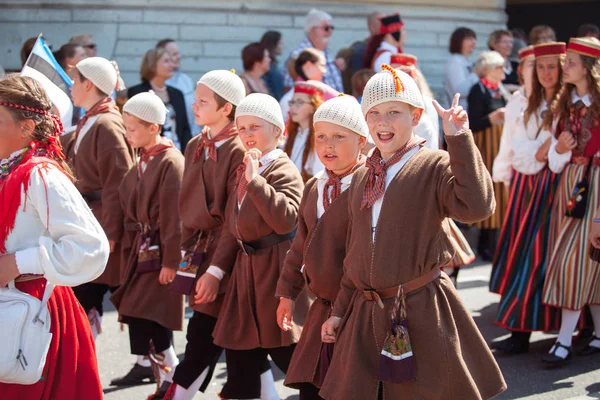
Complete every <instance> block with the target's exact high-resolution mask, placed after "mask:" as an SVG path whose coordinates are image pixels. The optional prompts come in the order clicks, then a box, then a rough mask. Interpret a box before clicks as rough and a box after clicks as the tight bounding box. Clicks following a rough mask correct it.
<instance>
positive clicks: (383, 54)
mask: <svg viewBox="0 0 600 400" xmlns="http://www.w3.org/2000/svg"><path fill="white" fill-rule="evenodd" d="M379 20H380V21H381V25H380V31H379V34H378V35H374V36H372V37H371V39H369V42H368V43H367V50H366V51H365V55H364V56H363V68H369V69H372V70H374V71H375V72H380V71H381V66H382V65H383V64H386V65H389V64H390V62H391V58H392V55H393V54H396V53H402V46H404V43H405V41H406V31H405V29H404V22H402V18H400V14H398V13H396V14H392V15H386V16H384V17H381V18H380V19H379Z"/></svg>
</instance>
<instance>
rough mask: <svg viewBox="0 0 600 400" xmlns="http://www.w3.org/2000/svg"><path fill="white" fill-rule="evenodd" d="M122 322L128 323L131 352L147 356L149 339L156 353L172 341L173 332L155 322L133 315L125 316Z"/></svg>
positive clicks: (166, 347) (168, 345)
mask: <svg viewBox="0 0 600 400" xmlns="http://www.w3.org/2000/svg"><path fill="white" fill-rule="evenodd" d="M124 322H126V323H127V324H128V325H129V346H130V347H131V354H135V355H136V356H147V355H148V354H149V353H150V341H152V345H153V346H154V351H156V352H157V353H162V352H163V351H165V350H167V349H168V348H169V347H170V346H171V344H172V343H173V332H171V331H170V330H169V329H167V328H165V327H164V326H162V325H161V324H159V323H157V322H154V321H150V320H148V319H142V318H133V317H127V318H126V319H125V321H124Z"/></svg>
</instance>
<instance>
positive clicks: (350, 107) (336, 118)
mask: <svg viewBox="0 0 600 400" xmlns="http://www.w3.org/2000/svg"><path fill="white" fill-rule="evenodd" d="M317 122H329V123H332V124H335V125H339V126H342V127H344V128H347V129H350V130H351V131H352V132H355V133H357V134H359V135H360V136H363V137H369V127H368V126H367V121H365V117H363V115H362V112H361V110H360V104H358V101H356V99H355V98H354V97H352V96H344V95H340V96H339V97H334V98H333V99H330V100H327V101H326V102H325V103H323V104H321V105H320V106H319V108H318V109H317V111H316V112H315V115H314V117H313V124H315V123H317Z"/></svg>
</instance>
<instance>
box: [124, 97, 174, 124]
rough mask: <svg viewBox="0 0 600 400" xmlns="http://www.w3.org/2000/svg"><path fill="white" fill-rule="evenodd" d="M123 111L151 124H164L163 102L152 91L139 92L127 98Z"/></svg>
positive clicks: (165, 108)
mask: <svg viewBox="0 0 600 400" xmlns="http://www.w3.org/2000/svg"><path fill="white" fill-rule="evenodd" d="M123 112H126V113H128V114H131V115H133V116H134V117H138V118H139V119H141V120H142V121H146V122H150V123H151V124H158V125H164V124H165V119H166V116H167V113H168V112H169V110H167V107H165V103H163V101H162V100H161V99H160V97H158V96H157V95H156V94H154V92H152V91H150V92H144V93H139V94H136V95H135V96H133V97H132V98H130V99H129V100H127V103H125V105H124V106H123Z"/></svg>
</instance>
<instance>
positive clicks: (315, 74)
mask: <svg viewBox="0 0 600 400" xmlns="http://www.w3.org/2000/svg"><path fill="white" fill-rule="evenodd" d="M290 60H291V59H290ZM325 65H326V61H325V55H324V54H323V52H322V51H320V50H317V49H313V48H308V49H304V50H303V51H302V52H301V53H300V54H298V57H297V58H296V59H295V61H294V64H293V68H290V69H292V70H293V72H292V73H289V72H288V74H289V75H290V76H291V75H295V76H296V79H294V81H297V80H299V81H308V80H311V81H322V80H323V76H324V75H325V73H326V72H327V68H326V66H325ZM290 66H291V65H290ZM292 97H294V89H293V88H292V89H290V90H288V91H287V92H286V93H285V94H284V95H283V97H282V98H281V100H280V101H279V105H280V106H281V111H282V112H283V117H284V118H285V119H286V120H287V118H288V113H289V111H290V106H289V102H290V100H292Z"/></svg>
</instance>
